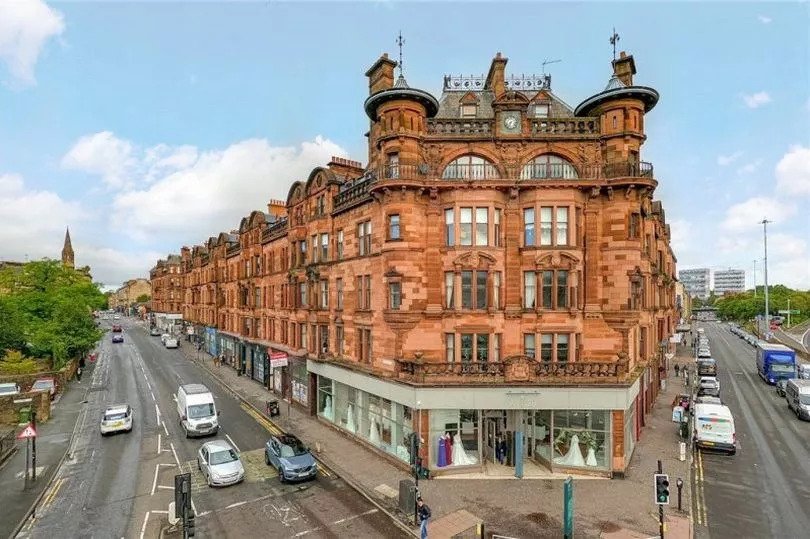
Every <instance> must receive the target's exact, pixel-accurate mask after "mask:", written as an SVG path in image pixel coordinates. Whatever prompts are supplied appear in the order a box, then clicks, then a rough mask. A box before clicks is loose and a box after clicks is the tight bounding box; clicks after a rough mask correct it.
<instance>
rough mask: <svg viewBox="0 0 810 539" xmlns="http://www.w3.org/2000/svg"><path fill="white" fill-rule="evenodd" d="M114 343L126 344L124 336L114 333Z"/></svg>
mask: <svg viewBox="0 0 810 539" xmlns="http://www.w3.org/2000/svg"><path fill="white" fill-rule="evenodd" d="M112 342H124V336H123V335H121V334H120V333H113V336H112Z"/></svg>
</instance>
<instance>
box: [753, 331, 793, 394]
mask: <svg viewBox="0 0 810 539" xmlns="http://www.w3.org/2000/svg"><path fill="white" fill-rule="evenodd" d="M756 347H757V373H759V376H760V377H761V378H762V379H763V380H765V382H767V383H768V384H771V385H773V384H775V383H776V381H777V380H779V379H781V378H795V377H796V351H795V350H792V349H790V348H788V347H787V346H785V345H784V344H774V343H769V342H765V341H758V342H757V344H756Z"/></svg>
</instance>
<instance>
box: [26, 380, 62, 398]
mask: <svg viewBox="0 0 810 539" xmlns="http://www.w3.org/2000/svg"><path fill="white" fill-rule="evenodd" d="M31 391H47V392H48V393H49V394H50V396H51V400H53V399H54V398H55V397H56V380H54V379H53V377H46V378H38V379H36V380H35V381H34V385H32V386H31Z"/></svg>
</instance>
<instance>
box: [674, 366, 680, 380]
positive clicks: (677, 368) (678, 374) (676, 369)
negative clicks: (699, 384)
mask: <svg viewBox="0 0 810 539" xmlns="http://www.w3.org/2000/svg"><path fill="white" fill-rule="evenodd" d="M680 376H681V366H680V365H678V364H677V363H676V364H675V378H678V377H680Z"/></svg>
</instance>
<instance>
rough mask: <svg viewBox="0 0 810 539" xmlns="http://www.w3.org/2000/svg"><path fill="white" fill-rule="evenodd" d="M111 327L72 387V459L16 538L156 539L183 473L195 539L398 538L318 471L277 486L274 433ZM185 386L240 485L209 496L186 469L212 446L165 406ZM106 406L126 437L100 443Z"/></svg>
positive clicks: (139, 334) (149, 344) (211, 383)
mask: <svg viewBox="0 0 810 539" xmlns="http://www.w3.org/2000/svg"><path fill="white" fill-rule="evenodd" d="M122 322H123V326H124V343H123V344H112V343H111V342H110V335H109V334H108V335H106V336H105V337H104V339H103V340H102V343H101V344H100V346H99V348H100V351H101V354H100V360H99V362H98V364H97V365H95V366H94V368H90V369H88V371H87V373H86V377H85V378H84V379H83V381H82V384H85V383H86V384H92V385H91V390H90V392H89V393H88V395H89V396H88V402H87V408H86V410H87V411H86V414H82V416H80V418H79V428H80V429H81V430H80V435H79V436H78V437H77V439H76V445H75V448H74V450H73V451H72V454H73V458H72V459H68V461H67V462H66V463H65V465H64V467H63V468H62V470H60V471H59V472H58V473H57V477H56V479H55V481H54V483H53V485H52V487H51V488H50V489H49V490H48V491H47V492H46V493H45V496H44V498H43V501H42V505H41V508H40V509H39V510H38V511H37V518H36V519H35V520H34V521H33V522H32V523H31V524H29V525H28V526H26V527H25V528H24V529H23V531H22V533H21V534H20V537H45V536H60V537H158V535H159V533H160V529H161V527H163V526H164V525H165V522H166V520H167V516H168V515H167V510H168V506H169V502H171V501H173V499H174V491H173V488H174V487H173V485H174V476H175V475H176V474H178V473H185V472H189V473H191V474H192V500H193V504H194V508H195V510H196V514H197V515H198V517H197V522H196V528H197V536H198V537H258V536H265V537H266V536H273V537H301V536H308V537H326V536H328V537H334V536H336V535H339V536H353V537H360V536H375V537H400V536H402V535H401V533H400V532H399V531H398V529H397V528H396V527H395V526H393V525H392V524H391V522H390V521H389V519H388V517H387V516H386V515H385V514H384V513H382V512H379V511H378V510H377V509H376V508H375V507H374V506H373V505H372V504H371V503H369V502H368V501H367V500H366V499H365V498H363V497H362V496H360V495H359V494H358V493H357V492H355V491H354V490H353V489H351V488H350V487H349V486H348V485H347V484H346V483H345V482H343V481H342V480H341V479H340V478H338V477H336V476H335V474H334V473H333V472H331V471H330V470H324V471H323V473H322V474H320V475H319V477H318V479H316V480H315V481H310V482H305V483H302V484H281V483H280V482H279V480H278V478H277V475H276V472H275V470H274V469H273V468H271V467H270V466H267V465H266V464H265V462H264V454H263V448H264V443H265V441H266V440H267V438H268V432H269V431H272V430H274V429H275V427H274V426H273V425H271V424H270V423H269V422H267V421H265V420H263V419H262V418H261V417H254V416H255V413H254V412H252V411H251V410H249V409H248V408H243V407H242V406H241V405H240V402H239V401H238V400H236V399H235V398H234V397H233V396H231V395H230V394H229V393H228V392H227V390H226V389H225V388H223V387H222V386H221V385H219V383H218V382H217V381H216V380H214V379H212V378H211V377H210V376H209V375H207V374H206V373H205V372H204V371H203V370H201V369H199V368H198V367H196V366H194V365H193V364H191V363H190V362H188V361H187V360H186V359H185V358H184V357H183V356H182V354H181V352H180V351H179V350H167V349H165V348H164V347H163V346H162V344H161V342H160V339H159V338H158V337H150V336H149V335H148V333H147V332H146V331H145V329H144V328H143V326H141V325H140V324H137V323H135V322H132V321H130V320H122ZM186 345H187V346H190V344H188V343H186ZM185 383H203V384H205V385H206V386H208V388H209V389H210V390H211V392H212V393H213V394H214V398H215V401H216V405H217V408H218V409H219V410H220V411H221V412H222V415H221V417H220V422H221V425H222V428H221V429H220V432H219V434H218V435H217V436H216V438H221V439H226V440H229V441H230V442H231V443H232V445H234V446H235V447H236V448H237V449H238V450H239V451H240V452H241V458H242V461H243V463H244V466H245V470H246V478H245V481H243V482H242V483H240V484H238V485H235V486H231V487H227V488H220V489H212V488H209V487H208V486H207V485H206V483H205V480H204V479H203V477H202V475H201V473H200V472H199V471H198V470H197V465H196V460H195V459H196V452H197V449H198V448H199V446H200V445H201V444H202V443H204V442H205V441H207V440H211V439H214V437H209V438H203V439H194V438H190V439H187V438H185V435H184V433H183V430H182V428H181V426H180V423H179V418H178V416H177V412H176V406H175V402H174V400H173V395H174V394H175V393H176V391H177V387H178V385H180V384H185ZM113 403H129V404H130V405H131V406H132V407H133V409H134V416H135V423H134V427H133V431H132V432H131V433H121V434H115V435H111V436H108V437H104V438H102V437H101V435H100V433H99V427H98V422H99V420H100V417H101V414H102V412H103V409H104V407H105V406H106V405H108V404H113Z"/></svg>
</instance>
